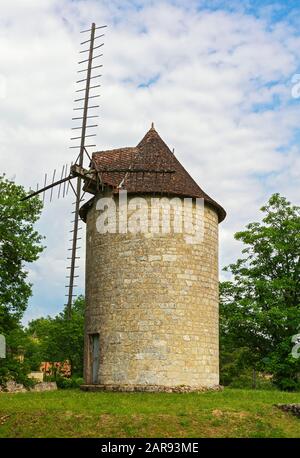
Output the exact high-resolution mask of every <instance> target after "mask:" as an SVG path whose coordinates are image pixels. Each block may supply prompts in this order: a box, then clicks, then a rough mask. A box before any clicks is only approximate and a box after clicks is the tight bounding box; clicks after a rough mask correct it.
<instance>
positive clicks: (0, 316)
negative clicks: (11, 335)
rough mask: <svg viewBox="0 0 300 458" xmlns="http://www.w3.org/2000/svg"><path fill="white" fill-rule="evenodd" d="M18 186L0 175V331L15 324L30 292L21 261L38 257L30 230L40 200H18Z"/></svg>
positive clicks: (20, 194) (38, 242)
mask: <svg viewBox="0 0 300 458" xmlns="http://www.w3.org/2000/svg"><path fill="white" fill-rule="evenodd" d="M25 195H26V192H25V190H24V188H23V187H22V186H18V185H16V184H15V183H14V182H12V181H9V180H7V179H6V178H5V176H4V175H2V176H0V333H3V334H7V333H8V332H9V331H10V329H12V328H14V327H15V326H17V324H18V322H19V321H20V319H21V318H22V315H23V313H24V311H25V310H26V307H27V304H28V299H29V297H30V295H31V284H30V283H28V282H27V275H28V272H27V271H26V269H25V263H31V262H33V261H36V260H37V259H38V256H39V254H40V253H41V251H42V250H43V247H42V246H41V240H42V237H41V236H40V235H39V234H38V232H37V231H36V230H35V229H34V224H35V223H36V221H37V220H38V218H39V216H40V212H41V209H42V203H41V201H40V200H39V199H38V198H32V199H29V200H26V201H21V199H22V197H25Z"/></svg>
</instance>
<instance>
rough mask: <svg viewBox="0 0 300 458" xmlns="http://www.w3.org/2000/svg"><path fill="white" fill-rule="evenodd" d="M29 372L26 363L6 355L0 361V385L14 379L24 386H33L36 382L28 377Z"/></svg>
mask: <svg viewBox="0 0 300 458" xmlns="http://www.w3.org/2000/svg"><path fill="white" fill-rule="evenodd" d="M29 372H30V371H29V368H28V366H27V364H25V363H20V362H19V361H18V360H16V359H14V358H12V357H8V358H6V359H5V360H2V361H0V385H2V386H5V385H6V383H7V382H8V381H10V380H14V381H15V382H16V383H22V385H24V386H25V387H26V388H30V387H33V386H34V385H35V383H36V382H35V381H34V380H32V379H31V378H29V377H28V373H29Z"/></svg>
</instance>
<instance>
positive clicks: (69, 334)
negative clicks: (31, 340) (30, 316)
mask: <svg viewBox="0 0 300 458" xmlns="http://www.w3.org/2000/svg"><path fill="white" fill-rule="evenodd" d="M84 304H85V302H84V298H83V297H82V296H79V297H78V298H77V299H76V300H75V301H74V304H73V307H72V314H71V319H68V315H67V310H66V309H65V310H64V311H63V312H62V313H60V314H59V315H57V316H56V317H54V318H51V317H47V318H39V319H37V320H33V321H31V322H30V323H29V325H28V329H27V334H28V335H31V336H32V335H34V336H35V337H36V338H37V340H38V342H39V352H40V353H39V354H40V359H41V361H50V362H58V361H61V362H62V361H66V360H68V361H69V362H70V365H71V373H72V375H73V374H75V375H79V376H82V372H83V342H84V337H83V325H84Z"/></svg>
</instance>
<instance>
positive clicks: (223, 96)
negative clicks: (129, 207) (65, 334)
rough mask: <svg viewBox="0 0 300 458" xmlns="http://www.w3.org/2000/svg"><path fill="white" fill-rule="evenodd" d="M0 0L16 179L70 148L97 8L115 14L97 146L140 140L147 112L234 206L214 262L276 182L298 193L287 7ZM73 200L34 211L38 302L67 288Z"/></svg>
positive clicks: (229, 252)
mask: <svg viewBox="0 0 300 458" xmlns="http://www.w3.org/2000/svg"><path fill="white" fill-rule="evenodd" d="M1 3H3V5H1V19H0V23H1V32H0V49H1V68H0V76H1V78H5V81H6V97H5V98H3V97H2V98H0V110H1V113H2V116H1V120H0V127H1V129H0V158H1V163H2V169H4V170H5V171H6V172H7V174H8V175H9V176H11V175H14V174H15V175H16V180H17V181H18V182H21V183H23V184H24V185H26V186H29V185H33V186H34V185H35V184H36V182H39V183H41V182H42V180H43V174H44V173H45V172H48V174H49V173H51V172H52V170H53V168H59V167H61V165H62V164H63V163H66V162H69V163H70V162H71V160H72V159H73V158H74V154H73V152H72V150H69V149H68V146H69V145H70V142H69V138H70V131H69V127H70V126H71V117H72V100H73V99H74V98H75V97H74V88H75V85H74V84H73V82H74V81H75V78H76V75H75V71H76V65H75V63H76V61H77V59H78V56H79V54H78V49H79V46H78V43H79V41H80V40H81V38H82V35H80V34H79V33H78V32H79V30H81V29H84V28H86V27H87V28H88V27H89V25H90V23H91V22H92V21H93V20H94V21H95V22H96V23H98V24H103V23H108V25H109V28H108V29H107V32H106V38H105V47H104V58H103V60H104V69H103V81H102V90H101V94H102V95H101V111H100V114H101V118H100V127H99V131H98V134H99V135H98V147H99V149H102V148H103V149H105V148H113V147H118V146H130V145H135V144H137V143H138V142H139V140H140V139H141V137H142V136H143V135H144V133H145V131H146V130H147V129H148V128H149V127H150V123H151V121H154V122H155V126H156V128H157V130H158V132H159V133H160V134H161V136H162V138H163V139H164V140H165V141H166V142H167V143H168V144H169V146H170V147H171V148H173V147H174V148H175V154H176V155H177V157H178V158H179V159H180V160H181V161H182V163H183V164H184V165H185V166H186V168H187V169H188V170H189V171H190V172H191V174H192V176H193V177H194V178H195V179H196V180H197V181H198V183H199V184H200V186H201V187H202V188H203V189H204V190H205V191H206V192H207V193H208V194H210V195H211V196H212V197H213V198H215V199H216V200H219V201H220V203H221V204H222V205H223V206H224V207H225V209H226V210H227V211H228V217H227V219H226V221H225V222H224V223H222V225H221V227H220V230H221V237H220V240H221V259H220V264H221V266H223V265H225V264H228V263H229V262H230V261H232V260H234V259H235V258H236V256H237V255H238V254H239V252H240V245H239V244H238V243H237V242H235V241H234V240H233V236H232V235H233V233H234V232H235V231H237V230H239V229H241V228H242V227H243V226H244V225H245V224H246V223H247V222H249V221H251V220H253V219H255V218H258V217H260V215H259V211H258V209H259V207H260V206H261V205H262V204H263V203H264V202H265V201H266V199H267V198H268V197H269V195H270V194H271V192H274V191H279V192H281V193H283V194H285V195H286V196H287V197H288V198H290V199H292V200H293V201H294V202H295V203H296V201H297V200H298V199H299V197H298V186H299V173H298V172H297V170H299V148H298V147H296V146H294V145H293V136H294V134H295V132H296V130H297V128H298V122H299V121H298V120H299V105H298V104H297V103H295V101H292V98H291V86H290V81H291V77H292V75H293V74H294V73H296V72H297V68H298V62H299V57H300V56H299V54H300V37H299V34H298V35H297V34H296V31H295V29H294V27H293V25H291V24H289V23H288V22H287V21H285V22H284V21H281V22H279V23H276V24H270V22H268V20H269V16H268V15H269V13H270V11H269V10H268V11H267V10H266V16H262V15H261V17H260V18H257V17H254V16H250V15H249V14H246V13H245V11H244V10H243V8H241V9H240V10H239V11H238V10H236V11H235V12H228V11H227V12H226V11H222V10H220V9H219V10H216V11H206V10H202V11H199V10H196V8H195V2H190V3H189V7H187V6H185V7H183V6H182V5H181V2H175V3H176V4H177V5H176V4H174V5H172V4H171V2H170V3H169V4H168V3H167V2H165V3H164V2H156V1H154V2H151V3H150V2H146V6H142V4H140V8H139V9H136V8H134V7H133V3H132V2H120V1H117V0H115V1H110V2H107V1H93V0H86V1H77V2H71V1H68V0H62V1H58V0H54V1H50V0H44V1H43V2H40V1H37V0H26V2H24V1H21V0H18V1H16V0H15V1H12V2H1ZM297 33H298V32H297ZM151 80H153V81H154V82H153V84H150V85H149V87H138V86H139V85H141V84H144V85H147V83H149V81H151ZM291 102H293V103H291ZM299 103H300V102H299ZM283 151H284V153H283ZM297 166H298V167H297ZM69 203H70V202H69ZM69 203H68V201H65V202H64V203H60V201H59V202H57V201H54V202H53V203H52V204H51V207H50V205H48V204H47V205H46V209H45V211H44V214H43V218H42V220H41V222H40V224H39V227H40V228H41V232H42V233H44V234H46V235H47V245H48V248H47V251H46V252H45V253H44V254H43V256H42V258H41V259H40V260H39V261H38V262H37V263H36V264H35V265H33V266H31V269H32V271H33V272H32V273H31V275H32V278H33V279H34V285H35V286H34V291H35V297H34V298H33V301H32V304H34V306H37V302H36V300H37V299H36V298H38V300H39V301H40V300H42V299H41V298H42V297H43V294H42V293H43V291H45V294H46V292H47V294H50V296H51V288H52V290H54V289H55V294H54V293H53V298H54V297H55V300H57V291H58V290H59V291H61V293H59V294H58V296H59V297H60V298H61V304H62V303H63V294H64V282H65V280H64V278H63V275H64V264H65V265H66V261H65V260H66V256H67V249H66V248H67V246H66V245H67V243H66V240H67V233H66V231H67V227H68V221H69V219H70V211H71V208H70V205H69ZM53 233H54V234H55V235H53ZM45 285H48V286H47V289H46V287H45ZM49 285H50V288H49ZM81 285H82V283H81ZM59 300H60V299H59ZM48 302H49V298H47V301H46V300H45V303H47V304H48ZM39 307H41V310H43V307H44V306H43V304H39ZM47 307H48V306H47ZM30 310H31V311H29V312H28V313H32V308H31V309H30ZM47 312H50V310H49V309H47Z"/></svg>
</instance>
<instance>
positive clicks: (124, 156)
mask: <svg viewBox="0 0 300 458" xmlns="http://www.w3.org/2000/svg"><path fill="white" fill-rule="evenodd" d="M92 164H93V167H94V168H95V169H96V170H97V171H98V172H101V178H102V181H103V182H104V183H105V184H106V185H109V186H112V188H113V189H114V192H119V189H120V188H121V187H122V188H123V189H126V190H127V192H128V193H135V194H145V193H155V194H164V195H166V194H167V195H174V196H183V197H200V198H204V200H205V201H206V202H207V203H209V204H210V205H212V206H213V207H214V208H215V209H216V210H217V212H218V215H219V221H222V220H223V219H224V218H225V216H226V212H225V210H224V209H223V208H222V207H221V205H219V204H218V203H217V202H215V201H214V200H213V199H212V198H211V197H209V196H208V195H207V194H206V193H205V192H204V191H203V190H202V189H201V188H200V187H199V186H198V185H197V183H196V182H195V181H194V180H193V178H192V177H191V176H190V175H189V173H188V172H187V171H186V170H185V168H184V167H183V166H182V165H181V163H180V162H179V161H178V159H177V158H176V157H175V155H174V154H173V153H172V151H171V150H170V149H169V147H168V146H167V145H166V144H165V142H164V141H163V140H162V139H161V137H160V136H159V135H158V133H157V132H156V130H155V129H154V126H153V124H152V127H151V129H150V130H149V131H148V132H147V133H146V135H145V136H144V138H143V139H142V140H141V141H140V143H139V144H138V145H137V146H136V147H131V148H119V149H113V150H108V151H99V152H97V153H94V154H93V156H92ZM111 169H113V170H114V171H109V170H111ZM128 169H130V170H131V172H126V171H125V170H128ZM116 170H120V171H116Z"/></svg>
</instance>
